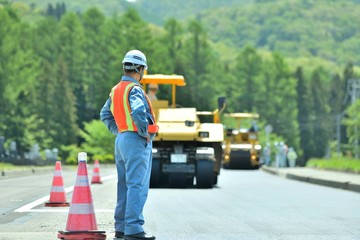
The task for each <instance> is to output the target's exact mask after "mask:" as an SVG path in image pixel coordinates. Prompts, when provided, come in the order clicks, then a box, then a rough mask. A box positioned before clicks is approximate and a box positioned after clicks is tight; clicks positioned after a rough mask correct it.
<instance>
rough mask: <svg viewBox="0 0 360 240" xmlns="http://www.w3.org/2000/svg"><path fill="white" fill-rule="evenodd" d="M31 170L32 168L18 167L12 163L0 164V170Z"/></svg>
mask: <svg viewBox="0 0 360 240" xmlns="http://www.w3.org/2000/svg"><path fill="white" fill-rule="evenodd" d="M31 168H32V166H16V165H13V164H11V163H2V162H0V170H26V169H31Z"/></svg>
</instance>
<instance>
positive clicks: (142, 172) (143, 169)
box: [100, 50, 158, 240]
mask: <svg viewBox="0 0 360 240" xmlns="http://www.w3.org/2000/svg"><path fill="white" fill-rule="evenodd" d="M122 64H123V72H124V75H123V76H122V78H121V81H120V82H119V83H118V84H117V85H116V86H114V87H113V88H112V90H111V93H110V97H109V99H108V100H107V101H106V103H105V104H104V106H103V108H102V109H101V111H100V118H101V120H102V121H103V123H104V124H105V125H106V126H107V127H108V129H109V130H110V132H111V133H113V134H116V139H115V162H116V168H117V173H118V183H117V204H116V207H115V214H114V218H115V238H118V239H126V240H133V239H155V237H154V236H151V235H148V234H146V233H145V232H144V229H143V224H144V217H143V208H144V205H145V202H146V199H147V196H148V191H149V181H150V173H151V163H152V139H153V137H154V135H155V133H156V132H157V130H158V128H157V126H156V125H155V116H154V113H153V111H152V106H151V102H150V100H149V98H148V97H147V96H146V94H145V92H144V90H143V89H142V86H141V85H140V81H141V80H142V78H143V75H144V71H145V70H146V69H147V63H146V57H145V55H144V54H143V53H142V52H141V51H139V50H131V51H129V52H127V53H126V54H125V56H124V59H123V61H122Z"/></svg>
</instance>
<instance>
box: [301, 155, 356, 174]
mask: <svg viewBox="0 0 360 240" xmlns="http://www.w3.org/2000/svg"><path fill="white" fill-rule="evenodd" d="M306 166H307V167H316V168H321V169H332V170H341V171H349V172H356V173H359V172H360V161H359V160H355V159H350V158H344V157H342V158H330V159H318V158H312V159H310V160H309V161H308V162H307V163H306Z"/></svg>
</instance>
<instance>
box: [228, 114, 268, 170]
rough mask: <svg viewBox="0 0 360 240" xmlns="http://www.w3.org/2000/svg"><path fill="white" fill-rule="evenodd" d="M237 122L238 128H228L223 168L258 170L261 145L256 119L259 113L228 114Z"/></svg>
mask: <svg viewBox="0 0 360 240" xmlns="http://www.w3.org/2000/svg"><path fill="white" fill-rule="evenodd" d="M224 116H225V117H227V118H233V119H235V120H236V127H226V128H225V129H224V131H225V144H224V159H223V167H224V168H231V169H258V168H259V166H260V162H259V155H260V151H261V145H260V144H259V141H258V129H257V126H256V122H255V119H258V118H259V114H257V113H227V114H224Z"/></svg>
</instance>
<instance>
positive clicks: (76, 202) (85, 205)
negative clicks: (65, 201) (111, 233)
mask: <svg viewBox="0 0 360 240" xmlns="http://www.w3.org/2000/svg"><path fill="white" fill-rule="evenodd" d="M86 160H87V155H86V153H85V152H80V153H79V154H78V161H79V165H78V171H77V177H76V182H75V186H74V192H73V196H72V200H71V205H70V209H69V215H68V219H67V223H66V230H65V231H59V233H58V235H57V236H58V238H59V239H65V240H70V239H71V240H80V239H81V240H83V239H96V240H103V239H106V234H105V231H99V230H98V227H97V224H96V218H95V210H94V205H93V202H92V197H91V190H90V184H89V179H88V173H87V166H86Z"/></svg>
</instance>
